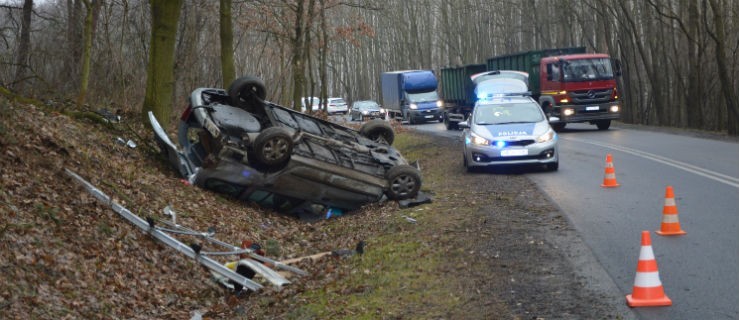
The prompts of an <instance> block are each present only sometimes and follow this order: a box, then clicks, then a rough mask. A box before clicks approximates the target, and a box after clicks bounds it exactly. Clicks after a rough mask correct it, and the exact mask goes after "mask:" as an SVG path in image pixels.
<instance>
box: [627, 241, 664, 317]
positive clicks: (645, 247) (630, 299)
mask: <svg viewBox="0 0 739 320" xmlns="http://www.w3.org/2000/svg"><path fill="white" fill-rule="evenodd" d="M626 304H628V305H629V307H659V306H670V305H672V300H670V298H668V297H667V296H666V295H665V290H664V288H663V287H662V282H661V281H660V280H659V271H658V270H657V260H655V259H654V252H653V251H652V239H651V238H650V237H649V231H642V232H641V250H640V251H639V263H638V264H637V265H636V279H634V289H633V291H632V294H629V295H627V296H626Z"/></svg>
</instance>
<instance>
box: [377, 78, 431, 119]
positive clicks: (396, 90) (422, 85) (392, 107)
mask: <svg viewBox="0 0 739 320" xmlns="http://www.w3.org/2000/svg"><path fill="white" fill-rule="evenodd" d="M380 82H381V87H382V106H383V107H384V108H385V110H387V113H388V118H389V119H396V120H400V121H408V123H410V124H414V123H421V122H427V121H441V120H442V112H441V109H440V107H441V106H442V101H441V100H440V99H439V95H438V93H437V92H436V89H437V87H438V82H437V80H436V75H435V74H434V72H433V71H431V70H402V71H389V72H384V73H383V74H382V77H381V78H380Z"/></svg>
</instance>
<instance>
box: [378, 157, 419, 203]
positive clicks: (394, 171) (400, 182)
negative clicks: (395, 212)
mask: <svg viewBox="0 0 739 320" xmlns="http://www.w3.org/2000/svg"><path fill="white" fill-rule="evenodd" d="M385 176H386V177H387V180H388V190H387V197H388V198H390V199H392V200H403V199H410V198H414V197H415V196H416V195H418V190H420V189H421V172H420V171H418V169H416V168H415V167H412V166H409V165H407V164H402V165H399V166H395V167H392V168H390V170H388V171H387V174H386V175H385Z"/></svg>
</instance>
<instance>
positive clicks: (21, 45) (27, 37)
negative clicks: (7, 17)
mask: <svg viewBox="0 0 739 320" xmlns="http://www.w3.org/2000/svg"><path fill="white" fill-rule="evenodd" d="M32 12H33V0H25V1H24V2H23V13H22V14H23V18H22V20H21V34H20V39H19V41H18V53H17V54H16V56H15V78H14V79H13V90H14V91H15V92H19V91H21V90H23V81H25V78H26V70H27V69H28V67H29V66H28V61H29V56H30V50H29V48H30V47H31V13H32Z"/></svg>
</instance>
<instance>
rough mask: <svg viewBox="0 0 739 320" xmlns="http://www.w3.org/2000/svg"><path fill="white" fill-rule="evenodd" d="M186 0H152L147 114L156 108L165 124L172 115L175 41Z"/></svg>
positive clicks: (155, 112) (157, 115)
mask: <svg viewBox="0 0 739 320" xmlns="http://www.w3.org/2000/svg"><path fill="white" fill-rule="evenodd" d="M181 7H182V0H151V46H150V48H149V65H148V67H147V72H146V75H147V77H146V96H145V98H144V107H143V115H144V118H145V114H146V112H147V111H152V112H153V113H154V115H155V116H156V117H157V119H159V121H160V122H161V124H162V125H163V126H165V127H166V126H168V125H169V121H170V117H171V115H172V99H173V93H174V45H175V35H176V32H177V20H178V19H179V17H180V8H181Z"/></svg>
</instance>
